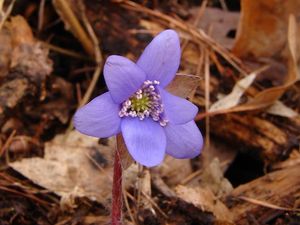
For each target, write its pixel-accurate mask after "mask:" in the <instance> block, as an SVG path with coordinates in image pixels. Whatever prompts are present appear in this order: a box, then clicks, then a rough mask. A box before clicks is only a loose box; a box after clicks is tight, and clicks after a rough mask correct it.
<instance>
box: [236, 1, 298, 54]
mask: <svg viewBox="0 0 300 225" xmlns="http://www.w3.org/2000/svg"><path fill="white" fill-rule="evenodd" d="M241 8H242V11H241V20H240V24H239V28H238V32H237V37H236V43H235V46H234V47H233V52H234V53H235V54H236V55H237V56H240V57H247V56H250V57H251V56H252V57H253V56H254V57H255V58H258V57H273V56H277V57H280V56H284V58H287V54H286V53H287V52H288V49H287V48H288V47H287V45H286V43H287V37H286V35H285V34H286V33H287V30H288V29H287V28H288V27H287V23H288V18H289V15H290V14H294V15H295V17H296V18H298V17H299V16H300V1H298V0H289V1H278V0H264V1H253V0H243V1H241ZM296 29H297V30H298V31H300V26H299V25H298V26H297V27H296ZM296 49H297V51H300V45H299V44H298V46H296Z"/></svg>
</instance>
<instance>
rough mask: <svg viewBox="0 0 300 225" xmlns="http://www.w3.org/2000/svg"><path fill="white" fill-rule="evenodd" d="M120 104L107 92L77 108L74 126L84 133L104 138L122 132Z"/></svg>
mask: <svg viewBox="0 0 300 225" xmlns="http://www.w3.org/2000/svg"><path fill="white" fill-rule="evenodd" d="M119 110H120V109H119V105H117V104H115V103H114V102H113V100H112V98H111V96H110V94H109V92H106V93H104V94H102V95H100V96H98V97H96V98H94V99H93V100H92V101H90V102H89V103H88V104H86V105H85V106H83V107H81V108H80V109H78V110H77V112H76V113H75V115H74V119H73V121H74V126H75V128H76V129H77V130H78V131H80V132H81V133H83V134H86V135H89V136H94V137H99V138H104V137H110V136H113V135H115V134H117V133H119V132H120V124H121V118H120V117H119V114H118V113H119Z"/></svg>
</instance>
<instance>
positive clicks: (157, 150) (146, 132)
mask: <svg viewBox="0 0 300 225" xmlns="http://www.w3.org/2000/svg"><path fill="white" fill-rule="evenodd" d="M121 130H122V134H123V137H124V141H125V144H126V146H127V148H128V151H129V153H130V154H131V156H132V157H133V158H134V160H135V161H137V162H139V163H140V164H142V165H144V166H147V167H151V166H156V165H158V164H160V163H161V162H162V161H163V159H164V155H165V151H166V135H165V132H164V129H163V128H162V127H161V126H160V125H159V123H157V122H154V121H153V120H152V119H149V118H147V119H144V120H142V121H141V120H139V119H137V118H134V119H132V118H125V119H123V120H122V123H121Z"/></svg>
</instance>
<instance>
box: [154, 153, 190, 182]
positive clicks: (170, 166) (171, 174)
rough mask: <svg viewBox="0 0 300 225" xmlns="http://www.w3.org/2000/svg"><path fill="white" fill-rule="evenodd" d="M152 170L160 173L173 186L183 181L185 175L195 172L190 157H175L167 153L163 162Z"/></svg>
mask: <svg viewBox="0 0 300 225" xmlns="http://www.w3.org/2000/svg"><path fill="white" fill-rule="evenodd" d="M152 170H153V172H155V173H157V174H160V176H161V177H162V178H164V180H165V182H166V184H168V185H169V186H171V187H172V186H175V185H177V184H179V183H181V181H182V178H183V177H187V176H189V175H190V174H191V173H192V172H193V171H192V167H191V162H190V160H189V159H175V158H173V157H171V156H169V155H166V157H165V159H164V163H163V164H161V165H159V166H157V167H154V168H153V169H152Z"/></svg>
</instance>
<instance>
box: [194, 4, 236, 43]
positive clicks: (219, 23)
mask: <svg viewBox="0 0 300 225" xmlns="http://www.w3.org/2000/svg"><path fill="white" fill-rule="evenodd" d="M191 13H192V14H193V15H195V16H194V17H196V16H197V13H199V7H197V8H192V9H191ZM239 17H240V13H239V12H231V11H225V10H222V9H217V8H210V7H207V8H206V9H205V10H204V13H203V16H202V17H201V19H200V20H199V27H200V28H202V29H204V30H208V29H209V27H212V29H211V32H210V37H211V38H212V39H214V40H216V41H217V42H218V43H220V44H222V46H224V47H226V48H231V47H232V46H233V42H234V39H233V37H231V38H230V37H229V35H228V34H229V33H230V32H234V31H235V30H236V28H237V26H238V22H239ZM191 23H192V22H191Z"/></svg>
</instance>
